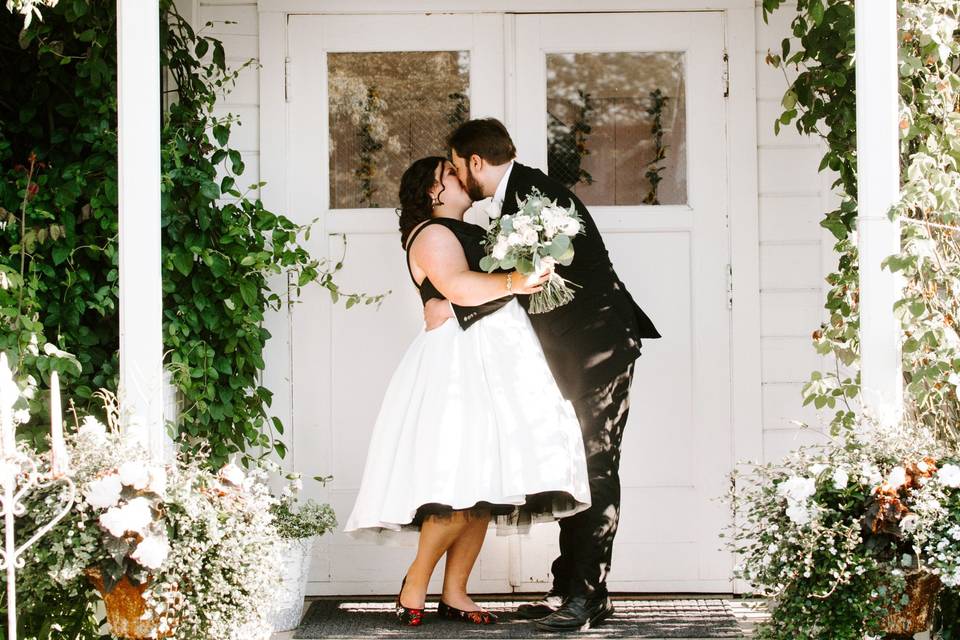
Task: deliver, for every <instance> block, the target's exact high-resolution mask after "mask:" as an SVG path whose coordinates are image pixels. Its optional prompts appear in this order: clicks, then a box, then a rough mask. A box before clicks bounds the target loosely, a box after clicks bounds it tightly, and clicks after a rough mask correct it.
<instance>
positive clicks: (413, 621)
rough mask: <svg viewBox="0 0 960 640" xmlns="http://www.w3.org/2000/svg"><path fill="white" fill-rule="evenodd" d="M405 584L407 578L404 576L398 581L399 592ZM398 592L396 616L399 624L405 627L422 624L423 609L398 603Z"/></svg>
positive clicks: (398, 596)
mask: <svg viewBox="0 0 960 640" xmlns="http://www.w3.org/2000/svg"><path fill="white" fill-rule="evenodd" d="M406 584H407V578H406V576H404V578H403V582H401V583H400V594H402V593H403V587H404V586H405V585H406ZM400 594H397V618H399V620H400V624H402V625H404V626H407V627H419V626H420V625H422V624H423V611H424V610H423V609H411V608H410V607H405V606H403V605H402V604H400Z"/></svg>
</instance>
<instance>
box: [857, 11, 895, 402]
mask: <svg viewBox="0 0 960 640" xmlns="http://www.w3.org/2000/svg"><path fill="white" fill-rule="evenodd" d="M856 65H857V69H856V70H857V94H856V97H857V161H858V166H857V183H858V189H857V201H858V205H859V217H858V219H857V229H858V234H859V242H858V246H859V249H860V348H861V371H862V373H861V375H862V380H861V381H862V385H863V400H864V403H865V408H866V410H867V411H868V412H870V413H871V414H872V415H874V416H875V417H878V418H880V419H882V420H884V421H886V420H898V419H899V418H900V415H901V413H902V407H903V377H902V372H901V368H902V361H901V355H900V327H899V323H898V322H897V320H896V318H895V317H894V314H893V304H894V302H895V301H896V300H897V299H898V298H899V297H900V292H901V289H900V284H899V278H898V277H896V276H895V275H894V274H892V273H890V272H889V271H887V270H881V268H880V263H881V261H882V260H883V259H884V258H886V257H887V256H889V255H891V254H894V253H897V252H899V250H900V225H899V223H897V222H891V221H890V220H889V218H888V217H887V213H888V212H889V210H890V207H891V206H893V204H894V203H895V202H896V201H897V200H898V198H899V192H900V143H899V137H898V131H899V129H898V97H897V92H898V86H897V7H896V0H856Z"/></svg>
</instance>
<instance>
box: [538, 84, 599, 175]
mask: <svg viewBox="0 0 960 640" xmlns="http://www.w3.org/2000/svg"><path fill="white" fill-rule="evenodd" d="M573 107H574V109H575V114H574V119H573V122H572V123H571V124H570V125H567V124H565V123H564V122H563V120H561V119H560V118H558V117H557V116H555V115H554V114H552V113H548V115H549V117H550V124H549V131H548V133H549V136H548V141H547V143H548V144H547V173H548V174H549V175H551V176H553V177H555V178H557V179H559V180H561V181H562V182H563V183H564V184H565V185H566V186H567V188H573V186H574V185H577V184H588V185H589V184H593V176H592V175H591V174H590V172H589V171H587V170H586V169H584V168H583V159H584V158H586V157H587V156H588V155H590V148H589V147H588V146H587V141H588V139H589V137H590V133H591V132H592V131H593V126H592V124H591V122H592V120H593V115H594V111H595V110H596V107H594V105H593V97H592V96H591V95H590V92H588V91H584V90H583V89H577V101H576V102H575V103H573Z"/></svg>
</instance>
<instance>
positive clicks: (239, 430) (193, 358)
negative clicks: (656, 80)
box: [0, 0, 379, 465]
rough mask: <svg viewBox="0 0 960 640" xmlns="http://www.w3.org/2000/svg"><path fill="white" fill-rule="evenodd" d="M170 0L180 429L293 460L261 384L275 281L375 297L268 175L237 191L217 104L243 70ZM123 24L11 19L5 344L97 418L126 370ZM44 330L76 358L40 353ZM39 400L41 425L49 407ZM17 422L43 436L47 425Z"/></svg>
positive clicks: (1, 219) (78, 15) (4, 124)
mask: <svg viewBox="0 0 960 640" xmlns="http://www.w3.org/2000/svg"><path fill="white" fill-rule="evenodd" d="M160 6H161V15H162V19H161V21H160V22H161V34H160V36H161V67H162V69H160V70H158V72H161V71H162V73H163V77H167V76H168V75H169V76H170V77H172V78H173V83H172V84H170V86H168V87H166V88H165V91H166V93H167V95H168V97H172V98H173V99H172V100H171V101H170V106H169V108H168V109H166V110H165V111H164V116H163V123H162V126H163V128H162V151H161V170H162V234H163V235H162V242H163V256H162V261H163V280H164V282H163V291H164V301H163V306H164V322H163V331H164V347H165V349H166V351H167V362H168V366H169V368H170V369H171V371H172V374H173V381H174V384H175V385H176V387H177V389H178V390H179V392H180V394H181V395H182V399H183V413H182V419H183V422H182V425H181V429H180V432H179V434H178V437H179V439H180V441H181V443H182V444H183V445H185V446H187V447H199V446H208V447H209V449H210V454H211V456H210V460H209V462H210V464H211V465H221V464H223V462H224V461H225V460H226V459H227V458H228V457H229V456H231V455H233V454H243V455H248V452H260V451H258V450H260V448H263V449H262V450H261V451H265V452H267V453H269V452H270V451H271V450H275V451H277V453H279V454H280V455H283V454H284V453H285V450H284V447H283V444H282V443H281V442H279V441H278V440H276V439H275V437H274V436H275V434H277V433H280V432H282V430H283V425H282V424H281V422H280V421H279V420H278V419H276V418H275V417H273V416H271V415H270V411H269V407H270V402H271V397H272V394H271V391H270V390H268V389H266V388H265V387H263V386H262V385H261V384H260V383H259V376H260V372H261V371H262V369H263V367H264V364H265V363H264V361H263V350H264V346H265V344H266V341H267V340H268V339H269V337H270V334H269V332H268V331H267V330H266V329H265V328H264V326H263V321H264V314H265V313H266V312H267V311H268V310H271V309H273V310H277V309H280V307H281V305H283V304H285V303H286V298H287V296H286V287H284V291H282V292H278V291H273V290H271V288H270V286H269V283H268V278H270V277H271V276H276V275H280V276H281V278H282V277H284V276H285V277H286V278H287V279H289V281H290V285H291V286H290V291H291V295H293V297H294V298H295V297H296V294H297V293H298V292H299V290H300V287H303V286H307V285H311V286H313V285H314V284H319V285H320V286H322V287H324V288H326V289H327V290H329V292H330V294H331V295H332V296H334V298H335V299H340V298H343V299H344V300H345V301H346V302H347V303H348V304H349V305H350V306H353V305H354V304H357V303H368V304H372V303H375V302H377V301H378V300H379V297H377V296H365V295H362V294H352V293H349V292H343V291H340V290H339V288H338V287H337V285H336V283H335V281H334V275H335V274H336V272H337V271H338V270H339V269H340V267H341V266H342V262H336V263H333V262H330V263H321V262H318V261H317V260H315V259H313V258H311V257H310V255H309V254H308V253H307V251H306V249H305V248H304V246H303V244H302V243H303V241H304V240H306V239H307V238H308V237H309V227H308V226H303V225H298V224H295V223H294V222H292V221H291V220H289V219H288V218H286V217H285V216H283V215H280V214H277V213H274V212H271V211H268V210H267V209H265V208H264V206H263V203H262V202H261V201H260V199H259V197H258V190H259V187H260V186H261V185H259V184H256V185H247V184H238V176H240V175H242V173H243V171H244V163H243V158H242V157H241V155H240V153H239V152H238V151H236V150H235V149H233V148H232V147H231V146H230V133H231V129H232V127H234V126H237V124H238V123H237V119H236V118H235V117H233V116H226V117H216V116H214V115H213V113H212V111H213V107H214V105H215V104H216V102H217V100H218V99H219V98H220V97H222V96H223V94H224V93H225V92H226V91H227V90H229V89H230V88H231V87H232V86H233V84H234V83H235V81H236V77H237V74H238V73H239V69H233V70H231V69H229V68H228V67H227V65H226V61H225V52H224V49H223V45H222V43H221V42H220V41H218V40H216V39H215V38H212V37H209V36H205V35H200V34H198V33H197V32H196V31H194V29H193V28H192V27H191V26H190V25H189V24H188V23H187V22H186V20H185V19H184V18H183V17H182V16H180V15H179V13H177V10H176V7H175V6H174V4H173V2H172V0H161V2H160ZM115 34H116V14H115V6H114V5H113V4H110V3H106V4H104V3H90V2H88V1H87V0H60V2H59V3H58V4H56V6H55V7H53V8H49V9H44V10H43V12H42V20H34V21H33V22H32V23H31V24H30V25H29V27H28V28H26V29H24V28H23V25H22V21H21V17H20V16H18V15H13V14H11V13H9V12H0V96H3V97H2V99H0V175H2V179H0V242H3V243H4V246H5V250H4V251H3V255H2V256H0V273H2V274H3V276H2V282H3V283H4V284H5V285H6V286H5V287H3V288H0V318H2V321H3V322H4V323H5V326H6V327H7V329H8V330H7V331H4V332H3V337H2V338H0V340H2V342H0V348H3V349H4V350H5V351H7V352H8V354H9V355H10V359H11V361H12V362H18V363H20V365H21V373H22V374H25V375H26V374H29V375H32V376H34V377H35V378H38V379H39V381H40V386H41V387H45V384H44V380H46V377H47V375H48V372H49V370H50V369H51V368H52V367H56V368H58V369H60V370H61V371H62V372H63V379H64V383H65V385H66V386H67V387H68V388H69V389H70V390H71V393H72V395H74V396H75V397H77V398H78V400H79V401H80V402H83V403H88V404H87V406H85V407H83V408H85V409H89V410H91V411H96V410H98V407H97V404H96V403H95V402H90V399H91V396H92V394H93V392H94V391H95V390H96V389H98V388H101V387H106V388H109V389H115V388H116V385H117V378H118V368H117V367H118V362H117V356H118V354H117V348H118V344H119V340H118V330H119V322H118V316H117V314H118V308H117V302H118V295H119V290H118V286H117V278H118V254H117V232H118V228H117V138H116V135H117V133H116V115H117V112H116V88H117V87H116V39H115V38H116V36H115ZM248 64H249V63H248ZM47 341H50V342H51V343H55V344H56V345H57V346H58V347H59V348H60V349H63V351H59V350H53V347H52V346H51V347H48V348H47V349H46V351H45V350H44V348H45V343H46V342H47ZM66 352H68V353H70V354H75V358H76V359H75V361H73V360H71V359H70V358H68V357H67V353H66ZM74 362H75V363H76V364H78V365H79V366H76V364H74ZM33 409H35V410H34V411H32V413H33V414H34V417H35V420H36V422H37V423H38V424H42V423H43V421H44V420H45V411H44V410H42V403H37V406H36V407H33ZM21 431H22V432H23V433H24V434H25V435H27V436H30V435H31V434H32V435H33V436H35V437H36V440H37V442H36V444H38V445H42V444H43V443H42V440H41V439H40V438H39V433H42V430H38V431H37V432H32V431H31V430H30V429H29V428H26V429H21Z"/></svg>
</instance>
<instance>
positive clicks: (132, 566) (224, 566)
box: [51, 392, 281, 640]
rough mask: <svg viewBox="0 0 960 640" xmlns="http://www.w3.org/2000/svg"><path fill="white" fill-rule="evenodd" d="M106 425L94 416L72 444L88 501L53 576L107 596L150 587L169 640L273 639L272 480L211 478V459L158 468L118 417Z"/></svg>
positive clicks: (160, 629) (112, 414)
mask: <svg viewBox="0 0 960 640" xmlns="http://www.w3.org/2000/svg"><path fill="white" fill-rule="evenodd" d="M101 396H102V397H103V398H104V399H105V400H106V401H107V403H108V405H110V404H111V403H115V399H114V398H113V397H112V396H111V395H110V394H108V393H105V392H101ZM107 418H108V419H107V424H106V425H104V424H103V423H102V422H100V421H98V420H97V419H95V418H93V417H89V416H88V417H85V418H84V419H83V420H82V422H80V423H79V424H78V425H77V428H76V432H75V433H74V434H72V435H70V436H69V437H68V448H69V454H70V460H71V466H72V468H73V474H74V479H75V482H76V483H77V487H78V493H79V497H78V500H77V502H76V506H75V508H74V515H73V517H72V518H71V520H70V522H69V523H67V524H68V526H69V531H66V532H64V531H63V530H61V533H60V534H58V535H59V536H60V539H59V540H58V541H57V542H56V543H55V544H54V545H52V547H51V549H52V552H53V555H54V556H55V558H56V559H55V561H54V562H53V566H52V568H51V576H52V577H53V578H54V579H55V580H56V581H57V582H58V583H60V584H72V583H74V582H75V581H77V580H85V579H86V578H85V575H84V574H87V575H90V570H91V569H93V570H96V572H97V573H98V574H99V576H100V578H101V579H102V580H103V584H104V587H105V589H107V590H110V589H111V588H113V587H114V586H115V585H116V584H117V583H118V582H119V581H120V580H122V579H123V578H124V577H126V578H127V579H129V580H130V581H131V582H132V583H133V584H146V585H147V587H146V589H145V591H144V594H143V596H144V600H145V602H146V604H147V608H148V609H147V614H146V616H145V619H147V620H150V621H151V622H152V624H153V627H154V633H155V635H156V636H158V637H160V636H163V637H172V638H175V639H179V640H199V639H206V638H211V639H212V638H217V639H218V640H221V639H223V640H241V639H242V640H258V639H260V640H266V639H267V638H269V637H270V635H271V633H272V625H271V624H270V622H269V616H270V614H271V612H272V607H273V599H274V594H275V591H276V588H277V585H278V584H279V579H280V576H279V572H278V568H277V567H278V564H279V563H278V560H279V558H278V555H277V554H278V550H279V545H280V543H281V539H280V536H279V535H278V533H277V531H276V529H275V527H274V526H273V525H274V517H273V510H274V507H275V505H277V504H278V500H277V499H275V498H274V497H273V496H272V495H271V493H270V489H269V486H268V484H267V479H268V473H267V472H266V471H264V470H262V469H255V470H253V471H249V472H245V471H243V470H242V469H240V468H239V467H237V466H236V465H232V464H231V465H227V466H226V467H224V468H222V469H220V470H219V471H211V470H210V469H208V468H206V467H205V466H204V464H205V460H206V458H205V456H204V455H203V454H202V453H201V454H199V455H198V454H196V453H194V454H191V456H190V458H189V459H187V458H186V457H183V458H181V459H178V460H177V461H176V463H175V464H170V465H168V466H166V467H164V466H160V465H157V464H154V463H153V462H152V461H151V460H150V457H149V456H148V454H147V453H146V452H145V451H144V450H143V449H142V448H140V445H139V444H138V443H137V442H136V441H135V439H133V438H127V437H124V436H123V435H121V433H120V432H119V428H118V426H117V424H116V421H115V418H116V411H115V410H114V409H111V408H110V407H109V406H108V410H107Z"/></svg>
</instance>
